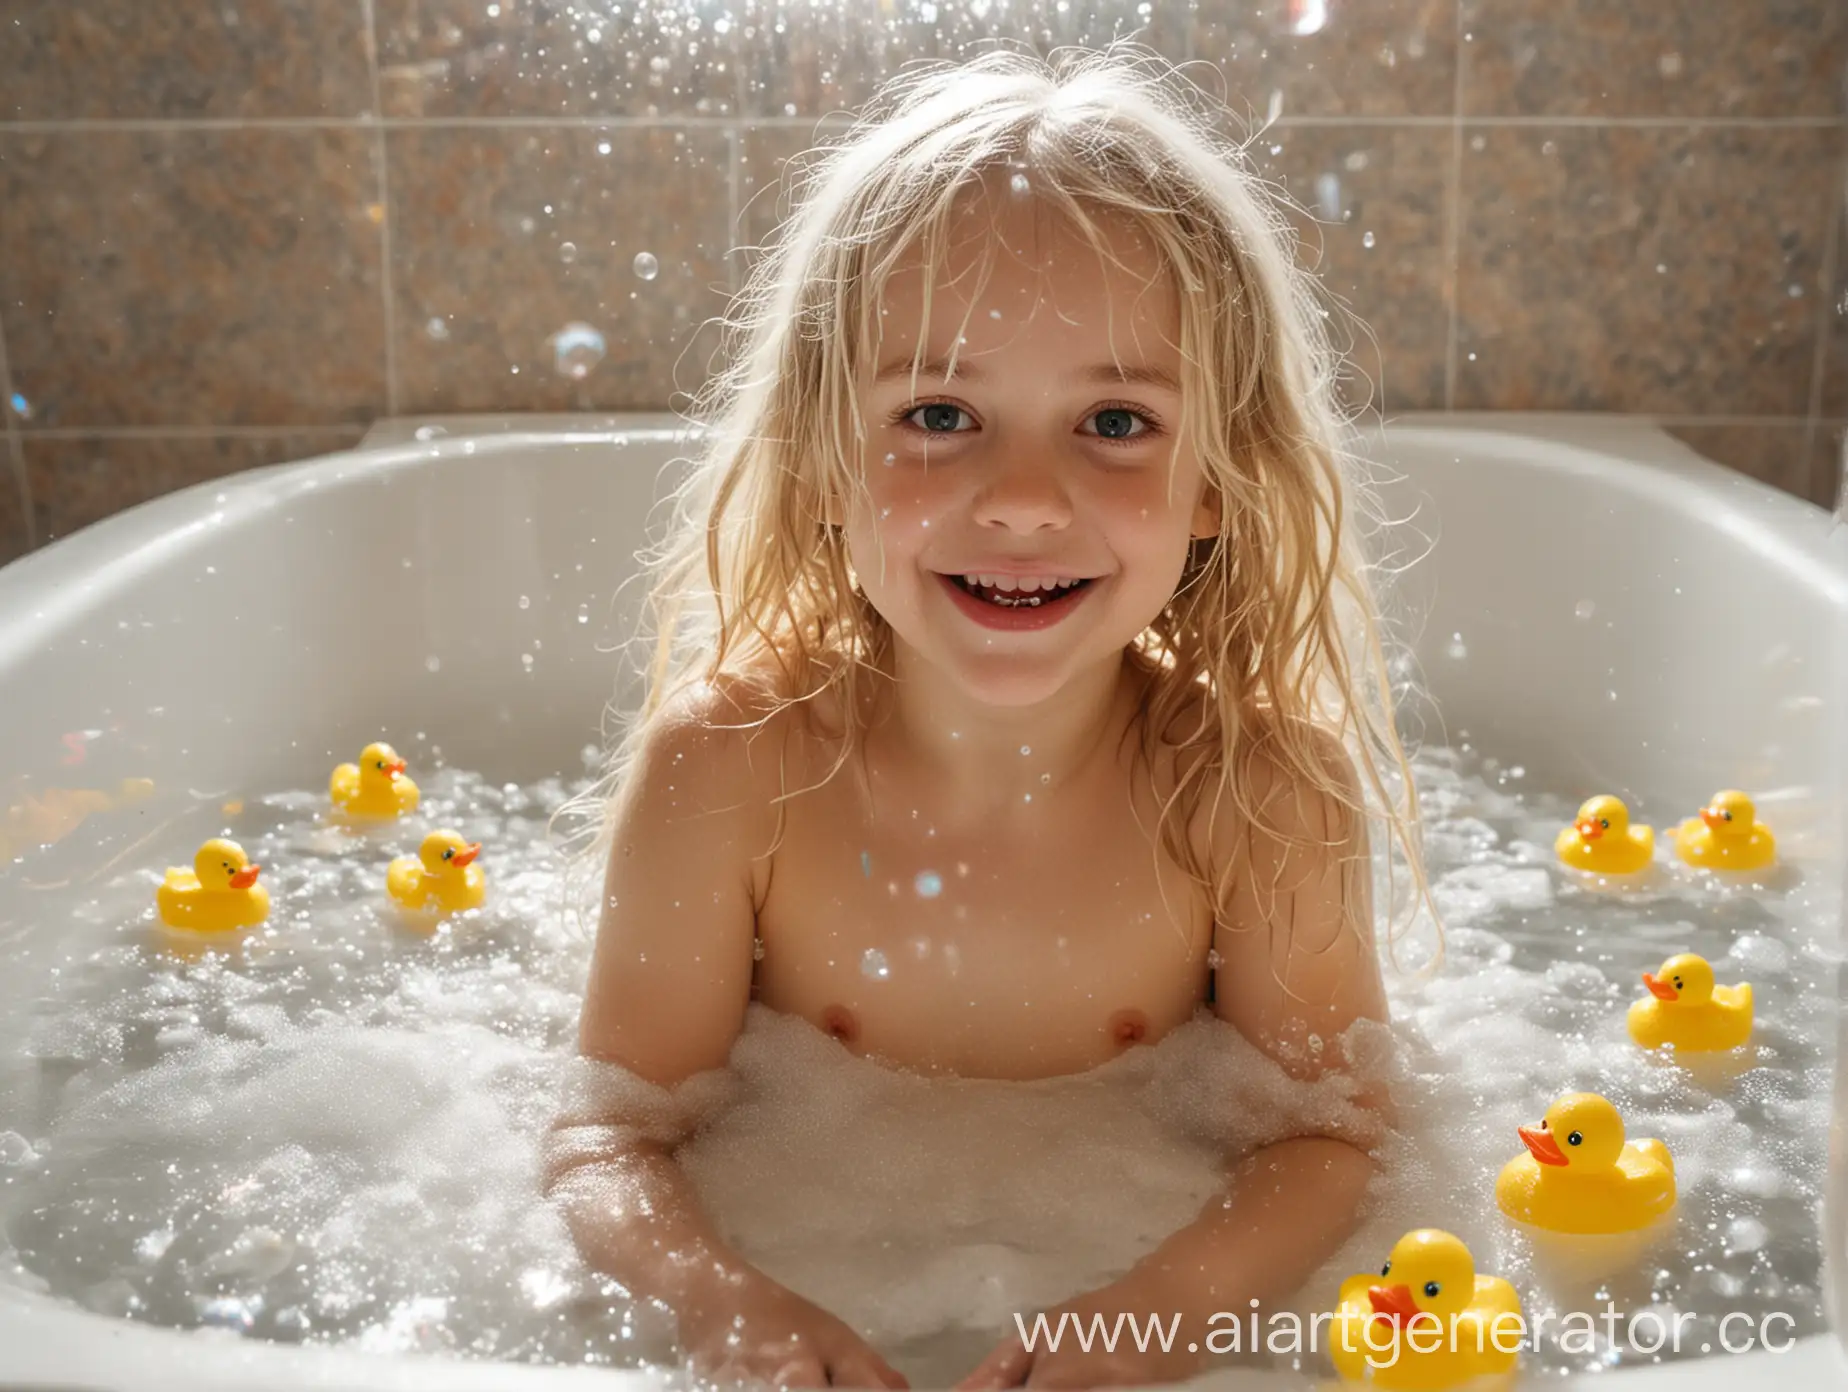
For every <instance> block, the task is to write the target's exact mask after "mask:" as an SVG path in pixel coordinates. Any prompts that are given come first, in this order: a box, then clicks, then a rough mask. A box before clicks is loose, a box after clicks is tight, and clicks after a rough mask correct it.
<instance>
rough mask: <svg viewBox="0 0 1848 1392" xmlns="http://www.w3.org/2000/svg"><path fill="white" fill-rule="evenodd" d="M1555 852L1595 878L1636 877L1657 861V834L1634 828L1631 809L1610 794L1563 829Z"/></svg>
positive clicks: (1589, 805) (1581, 810)
mask: <svg viewBox="0 0 1848 1392" xmlns="http://www.w3.org/2000/svg"><path fill="white" fill-rule="evenodd" d="M1553 850H1554V852H1555V853H1556V854H1557V855H1558V856H1559V859H1560V861H1561V862H1562V863H1564V864H1566V865H1569V866H1571V867H1572V868H1573V869H1574V870H1588V871H1590V872H1591V873H1592V874H1594V875H1634V874H1635V873H1636V872H1637V871H1639V870H1647V869H1648V868H1649V862H1650V861H1651V860H1653V859H1655V831H1654V829H1653V828H1651V827H1646V826H1634V827H1633V826H1631V825H1630V809H1629V808H1627V807H1625V806H1624V805H1623V803H1622V801H1621V800H1620V799H1618V798H1614V797H1612V796H1610V794H1608V793H1606V794H1603V795H1601V796H1599V797H1595V798H1592V799H1590V800H1589V801H1588V802H1586V804H1585V805H1584V806H1583V807H1581V808H1579V810H1578V820H1577V821H1575V822H1573V824H1572V825H1571V826H1569V827H1562V828H1560V832H1559V835H1558V836H1557V837H1556V838H1555V839H1554V841H1553Z"/></svg>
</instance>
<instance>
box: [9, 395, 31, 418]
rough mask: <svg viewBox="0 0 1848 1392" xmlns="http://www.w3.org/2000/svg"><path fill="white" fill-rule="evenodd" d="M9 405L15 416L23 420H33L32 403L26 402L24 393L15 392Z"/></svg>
mask: <svg viewBox="0 0 1848 1392" xmlns="http://www.w3.org/2000/svg"><path fill="white" fill-rule="evenodd" d="M9 404H10V405H11V406H12V408H13V414H14V415H16V416H18V417H19V418H20V419H21V420H31V419H32V403H31V402H30V401H27V400H26V394H25V393H24V392H14V393H13V396H12V399H11V401H10V403H9Z"/></svg>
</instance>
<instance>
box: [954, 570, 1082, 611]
mask: <svg viewBox="0 0 1848 1392" xmlns="http://www.w3.org/2000/svg"><path fill="white" fill-rule="evenodd" d="M944 579H946V580H948V581H949V582H950V583H951V584H952V585H954V586H956V588H957V589H959V590H961V591H962V592H963V593H964V594H966V595H973V596H974V597H975V598H976V599H979V600H981V601H982V602H983V603H985V604H992V605H994V606H995V607H996V608H997V609H1044V608H1047V607H1049V606H1051V605H1055V604H1058V603H1060V602H1061V601H1063V600H1067V599H1070V598H1071V597H1072V596H1073V595H1075V594H1077V593H1078V592H1079V591H1080V590H1082V589H1084V588H1085V587H1086V586H1087V585H1089V584H1090V583H1091V582H1090V580H1088V579H1085V580H1058V581H1054V582H1053V583H1052V584H1051V585H1038V584H1036V585H1035V586H1034V588H1032V589H1030V590H1028V589H1022V588H1021V587H1020V584H1019V582H1018V581H1015V580H1008V581H1007V583H1006V585H1005V586H1002V585H1000V584H997V583H995V580H996V577H992V576H991V577H983V576H980V575H946V576H944Z"/></svg>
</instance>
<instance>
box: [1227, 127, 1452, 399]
mask: <svg viewBox="0 0 1848 1392" xmlns="http://www.w3.org/2000/svg"><path fill="white" fill-rule="evenodd" d="M1250 148H1251V154H1252V156H1253V158H1254V159H1255V161H1256V163H1257V166H1258V169H1259V171H1260V172H1261V173H1263V174H1264V175H1265V176H1266V177H1267V178H1270V179H1274V180H1276V181H1278V182H1280V183H1281V184H1282V185H1283V187H1284V189H1285V191H1286V192H1287V193H1288V194H1289V196H1290V199H1291V201H1292V202H1294V203H1296V204H1298V205H1300V206H1299V208H1298V209H1297V210H1295V211H1294V212H1293V213H1292V219H1293V221H1294V222H1295V223H1296V225H1297V227H1298V228H1299V230H1300V233H1301V236H1302V238H1303V240H1302V244H1301V247H1300V249H1299V256H1300V258H1301V259H1302V261H1303V262H1304V264H1305V265H1308V266H1310V267H1311V268H1312V269H1314V270H1316V271H1317V273H1318V275H1319V277H1320V279H1321V281H1322V284H1323V286H1324V288H1325V289H1326V290H1327V291H1328V292H1329V293H1330V294H1332V295H1333V296H1335V297H1336V298H1337V299H1338V300H1339V301H1340V302H1341V303H1343V304H1345V305H1346V306H1347V307H1348V308H1349V309H1350V310H1351V311H1352V312H1353V313H1354V314H1355V315H1358V316H1359V319H1360V320H1361V321H1362V322H1361V323H1359V324H1354V323H1352V322H1343V316H1339V315H1337V317H1336V320H1335V322H1334V324H1333V329H1334V332H1335V334H1336V337H1337V339H1338V341H1341V342H1343V344H1344V346H1348V347H1349V348H1350V349H1351V355H1352V371H1351V373H1350V382H1349V390H1348V395H1349V397H1350V399H1351V400H1353V401H1354V402H1355V403H1356V404H1371V405H1372V406H1374V407H1377V408H1380V409H1383V410H1385V411H1388V412H1398V411H1406V410H1418V409H1430V408H1438V407H1442V406H1443V404H1444V362H1445V350H1446V341H1447V338H1448V334H1449V294H1450V284H1449V281H1450V277H1449V266H1448V259H1447V256H1446V253H1445V247H1444V232H1445V202H1446V190H1447V177H1446V176H1447V166H1448V164H1449V161H1450V152H1451V136H1450V132H1449V131H1448V130H1444V129H1441V128H1434V127H1426V126H1358V127H1344V126H1294V127H1283V128H1278V129H1275V130H1272V131H1271V132H1269V134H1268V135H1267V136H1266V137H1264V138H1261V139H1260V140H1258V141H1257V142H1256V143H1254V144H1253V145H1252V146H1251V147H1250Z"/></svg>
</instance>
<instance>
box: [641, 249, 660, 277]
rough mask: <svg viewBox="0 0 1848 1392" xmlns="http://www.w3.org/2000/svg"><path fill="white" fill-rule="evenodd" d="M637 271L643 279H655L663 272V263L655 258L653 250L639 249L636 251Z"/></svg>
mask: <svg viewBox="0 0 1848 1392" xmlns="http://www.w3.org/2000/svg"><path fill="white" fill-rule="evenodd" d="M635 273H636V275H638V276H640V277H641V278H642V279H643V280H653V279H654V278H655V277H656V276H658V275H660V274H661V263H660V262H659V261H657V260H655V254H654V253H653V252H652V251H638V252H636V253H635Z"/></svg>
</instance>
